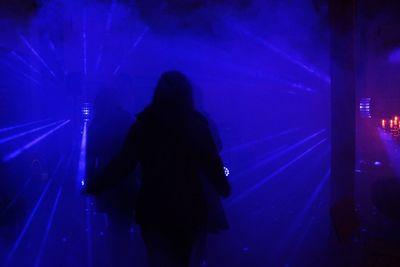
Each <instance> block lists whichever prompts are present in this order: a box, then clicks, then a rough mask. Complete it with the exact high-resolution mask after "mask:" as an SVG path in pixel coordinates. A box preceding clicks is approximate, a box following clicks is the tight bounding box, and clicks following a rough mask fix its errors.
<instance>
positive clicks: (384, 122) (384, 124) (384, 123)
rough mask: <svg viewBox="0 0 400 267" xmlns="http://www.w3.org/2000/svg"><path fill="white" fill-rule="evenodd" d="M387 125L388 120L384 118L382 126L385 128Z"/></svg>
mask: <svg viewBox="0 0 400 267" xmlns="http://www.w3.org/2000/svg"><path fill="white" fill-rule="evenodd" d="M385 126H386V121H385V120H382V128H385Z"/></svg>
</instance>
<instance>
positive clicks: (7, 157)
mask: <svg viewBox="0 0 400 267" xmlns="http://www.w3.org/2000/svg"><path fill="white" fill-rule="evenodd" d="M69 122H70V120H67V121H64V122H63V123H61V124H60V125H58V126H57V127H55V128H53V129H51V130H50V131H48V132H46V133H44V134H43V135H41V136H39V137H38V138H36V139H34V140H33V141H31V142H29V143H27V144H25V145H24V146H22V147H21V148H19V149H17V150H14V151H13V152H11V153H8V154H6V155H5V156H4V157H3V162H7V161H10V160H12V159H14V158H16V157H18V156H19V155H20V154H22V153H23V152H24V151H26V150H27V149H29V148H31V147H32V146H34V145H36V144H38V143H39V142H40V141H42V140H43V139H45V138H46V137H47V136H49V135H51V134H52V133H54V132H55V131H57V130H58V129H60V128H61V127H63V126H64V125H66V124H67V123H69Z"/></svg>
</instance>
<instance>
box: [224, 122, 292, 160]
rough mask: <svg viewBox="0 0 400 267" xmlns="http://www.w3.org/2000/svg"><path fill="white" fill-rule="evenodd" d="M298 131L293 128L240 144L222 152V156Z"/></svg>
mask: <svg viewBox="0 0 400 267" xmlns="http://www.w3.org/2000/svg"><path fill="white" fill-rule="evenodd" d="M297 130H298V128H293V129H289V130H285V131H283V132H280V133H277V134H273V135H269V136H267V137H263V138H260V139H257V140H253V141H250V142H247V143H244V144H240V145H237V146H234V147H231V148H228V149H226V150H224V151H223V152H222V154H227V153H232V152H236V151H241V150H243V149H246V148H249V147H252V146H254V145H256V144H259V143H261V142H265V141H269V140H272V139H274V138H277V137H280V136H284V135H287V134H290V133H293V132H295V131H297Z"/></svg>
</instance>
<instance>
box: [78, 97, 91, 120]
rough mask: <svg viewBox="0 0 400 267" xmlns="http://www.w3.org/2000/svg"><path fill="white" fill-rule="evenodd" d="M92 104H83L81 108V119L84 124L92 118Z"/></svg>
mask: <svg viewBox="0 0 400 267" xmlns="http://www.w3.org/2000/svg"><path fill="white" fill-rule="evenodd" d="M92 110H93V107H92V104H91V103H88V102H85V103H83V104H82V106H81V117H82V119H83V121H84V122H88V121H89V120H90V119H91V118H92Z"/></svg>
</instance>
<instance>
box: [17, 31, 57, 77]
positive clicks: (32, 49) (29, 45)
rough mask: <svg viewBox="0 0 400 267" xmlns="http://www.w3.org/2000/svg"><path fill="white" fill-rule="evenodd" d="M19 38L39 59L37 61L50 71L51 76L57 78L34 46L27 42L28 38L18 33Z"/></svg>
mask: <svg viewBox="0 0 400 267" xmlns="http://www.w3.org/2000/svg"><path fill="white" fill-rule="evenodd" d="M19 38H20V39H21V40H22V42H23V43H24V44H25V45H26V46H27V47H28V48H29V49H30V50H31V52H32V53H33V54H34V55H35V56H36V57H37V58H38V59H39V61H40V62H41V63H42V64H43V66H44V67H45V68H46V69H47V70H48V71H49V72H50V74H51V76H53V77H54V78H57V77H56V75H55V73H54V72H53V71H52V70H51V69H50V67H49V65H47V63H46V62H45V61H44V59H43V58H42V57H41V56H40V55H39V53H38V52H37V51H36V50H35V48H33V46H32V45H31V44H30V43H29V42H28V40H27V39H26V38H25V37H24V36H22V35H21V34H20V35H19Z"/></svg>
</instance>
